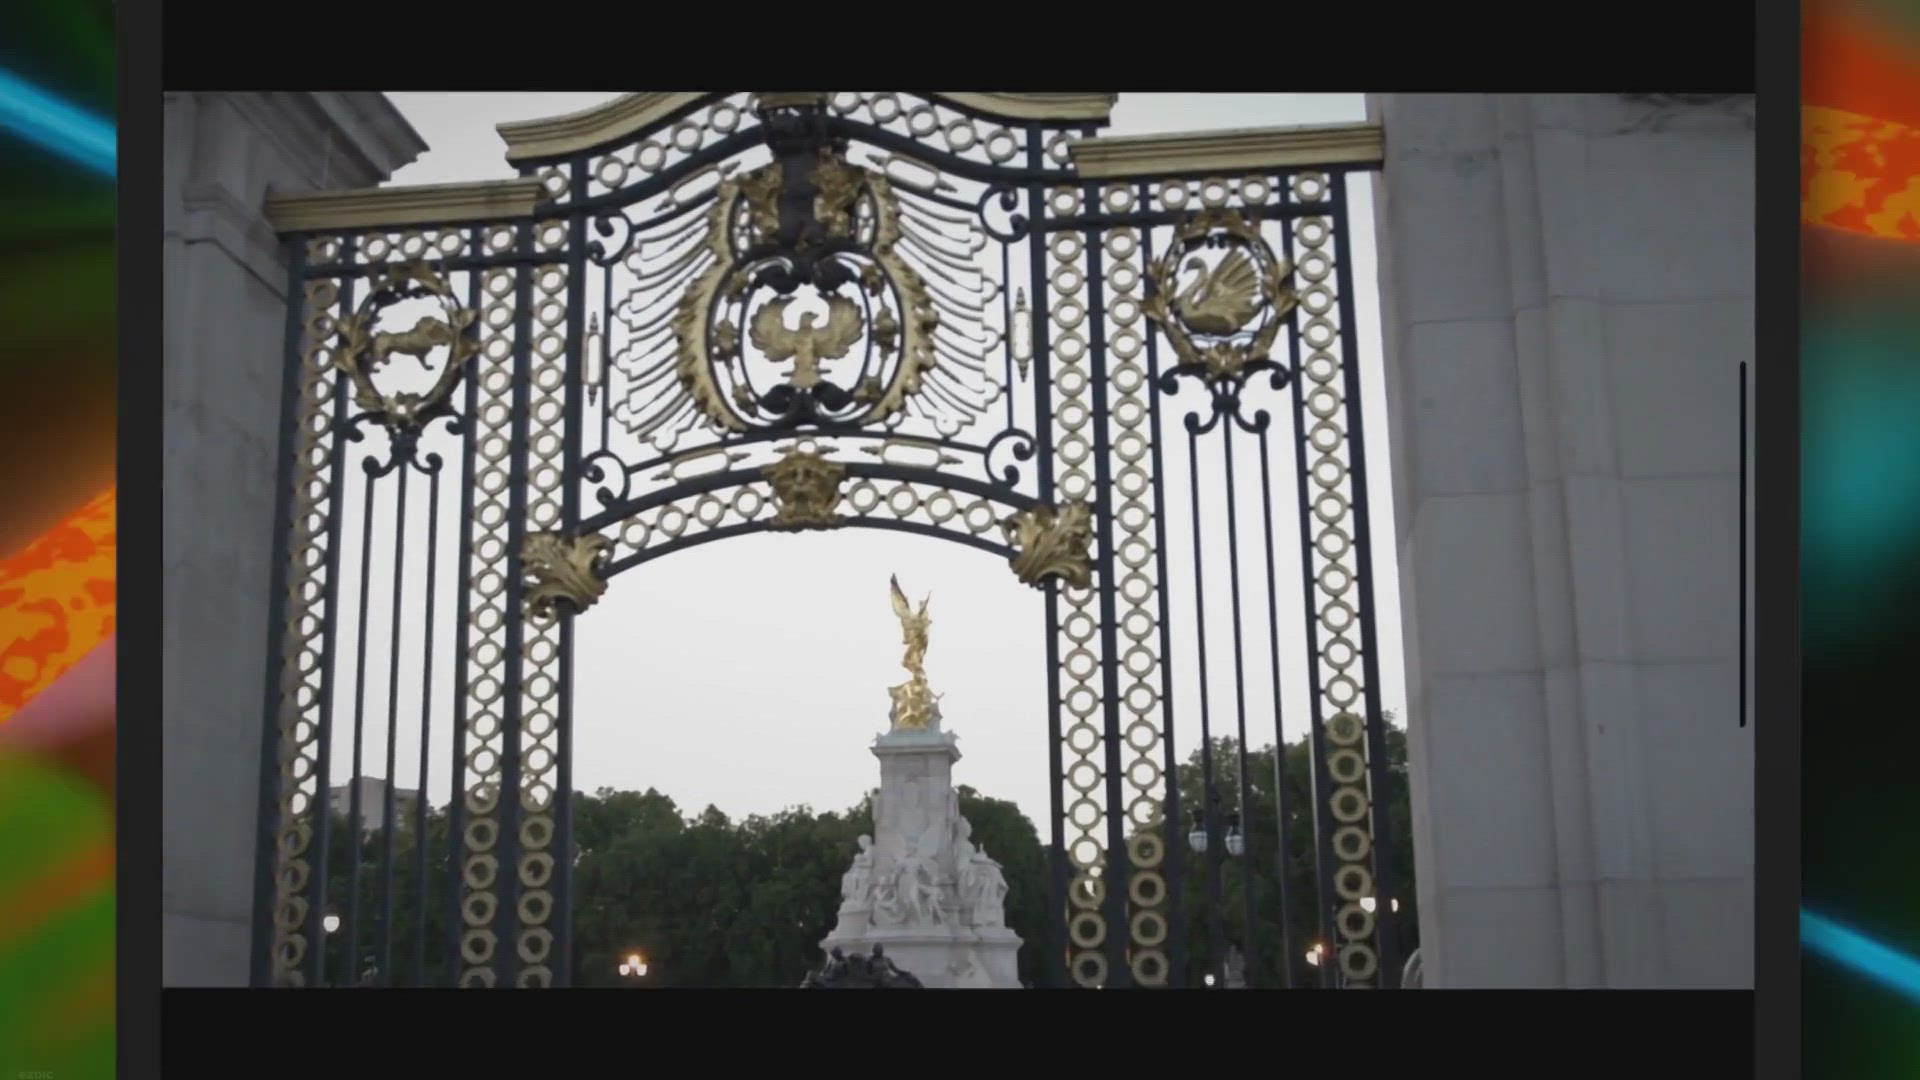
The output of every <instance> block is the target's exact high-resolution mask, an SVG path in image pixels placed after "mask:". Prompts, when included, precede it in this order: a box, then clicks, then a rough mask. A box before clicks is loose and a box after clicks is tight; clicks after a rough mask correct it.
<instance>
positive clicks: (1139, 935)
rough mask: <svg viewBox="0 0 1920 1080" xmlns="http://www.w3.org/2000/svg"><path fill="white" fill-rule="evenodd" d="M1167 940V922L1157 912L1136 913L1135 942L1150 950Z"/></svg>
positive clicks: (1134, 920) (1134, 924)
mask: <svg viewBox="0 0 1920 1080" xmlns="http://www.w3.org/2000/svg"><path fill="white" fill-rule="evenodd" d="M1165 940H1167V920H1165V919H1163V918H1161V917H1160V913H1159V912H1157V911H1141V912H1136V913H1135V914H1134V916H1133V941H1134V944H1136V945H1145V946H1147V947H1149V948H1151V947H1152V946H1155V945H1158V944H1160V943H1161V942H1163V941H1165Z"/></svg>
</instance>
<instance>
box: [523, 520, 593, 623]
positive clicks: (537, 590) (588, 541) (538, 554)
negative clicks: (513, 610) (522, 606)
mask: <svg viewBox="0 0 1920 1080" xmlns="http://www.w3.org/2000/svg"><path fill="white" fill-rule="evenodd" d="M612 555H613V541H611V540H609V539H607V538H606V537H604V536H601V535H599V534H598V533H588V534H587V535H585V536H577V537H574V538H572V539H568V538H567V537H565V536H562V535H561V534H559V533H556V532H534V533H528V534H527V538H526V541H525V542H524V543H523V545H522V547H521V551H520V569H521V571H522V572H523V573H524V574H525V575H526V578H527V594H526V596H527V600H526V603H527V618H528V619H530V620H532V621H533V622H534V623H536V624H543V625H544V624H546V623H550V622H552V621H553V619H554V616H555V615H557V614H558V605H559V604H560V602H561V601H563V600H564V601H566V602H567V603H569V604H571V605H573V611H574V613H575V614H579V613H580V612H582V611H585V610H587V609H588V608H590V607H592V606H593V605H594V603H595V602H596V601H598V600H599V599H600V596H601V594H602V593H605V592H606V591H607V582H606V579H605V578H604V577H602V576H601V574H602V572H603V571H605V570H606V566H607V561H608V560H609V559H610V558H611V557H612Z"/></svg>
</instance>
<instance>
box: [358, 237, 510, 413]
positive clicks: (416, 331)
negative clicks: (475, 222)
mask: <svg viewBox="0 0 1920 1080" xmlns="http://www.w3.org/2000/svg"><path fill="white" fill-rule="evenodd" d="M423 297H431V298H433V299H435V300H437V301H439V302H440V306H441V309H442V311H443V313H444V315H445V317H444V318H434V317H433V316H431V315H429V316H426V317H423V318H421V319H420V320H419V321H417V322H415V323H414V324H413V326H412V328H410V329H408V330H405V331H398V332H396V331H388V330H380V329H378V326H379V322H380V313H381V312H382V311H384V310H385V309H387V308H389V307H392V306H393V305H395V304H398V303H400V302H402V301H404V300H416V299H420V298H423ZM478 315H479V313H478V312H476V311H474V310H473V309H471V308H466V307H462V306H461V305H460V302H459V301H458V300H457V299H456V298H455V297H454V295H453V288H452V286H450V285H449V284H448V283H447V279H446V278H445V276H443V275H441V274H440V273H438V272H436V271H435V270H433V269H432V268H431V267H429V266H428V265H427V264H426V263H425V262H412V263H406V264H404V265H400V266H395V267H393V268H392V269H390V270H388V271H387V272H386V273H385V274H384V275H382V276H380V277H378V278H376V279H374V282H373V288H372V289H371V290H370V291H369V292H368V294H367V298H366V299H365V300H363V301H361V303H360V307H359V309H358V310H357V311H355V312H354V313H353V314H351V315H344V316H342V317H341V319H340V324H339V329H338V333H339V337H340V349H339V351H338V352H337V353H336V354H335V356H334V361H333V363H334V366H335V367H336V368H338V369H339V370H340V371H341V372H343V373H345V375H346V376H347V379H348V380H349V381H350V382H351V383H352V384H353V403H354V404H355V405H357V406H359V407H360V408H362V409H364V410H366V411H367V412H368V413H369V414H370V415H372V416H373V417H375V418H377V419H379V420H380V421H381V422H382V423H384V424H386V425H387V427H389V428H390V429H394V430H396V431H399V430H415V429H418V428H419V427H420V426H421V425H422V424H424V423H425V422H426V421H428V420H430V419H432V418H433V417H434V416H435V415H436V414H438V413H439V412H441V411H443V410H444V409H445V408H446V407H447V402H448V398H449V396H450V395H451V394H452V393H453V388H454V387H455V386H457V385H459V382H460V377H461V374H462V373H463V372H464V370H465V368H466V364H467V361H469V360H471V359H473V355H474V353H475V352H476V351H477V350H478V348H479V344H478V342H476V341H475V340H474V338H473V336H472V335H471V334H469V333H468V332H467V330H468V328H469V327H471V326H472V325H473V322H474V320H475V319H476V318H477V317H478ZM442 349H444V350H446V354H447V355H446V360H445V362H444V364H443V365H442V367H441V369H440V375H439V378H438V379H436V380H435V381H434V384H433V386H432V387H431V388H429V389H428V390H427V391H426V392H425V393H419V394H415V393H405V392H403V393H398V394H386V393H383V392H382V391H381V390H380V388H379V387H378V386H376V385H375V384H374V376H375V375H376V374H378V373H379V371H380V369H382V368H383V367H385V366H386V365H387V363H388V361H390V360H391V359H392V358H393V357H395V356H409V357H412V358H413V359H414V360H415V361H417V362H418V363H419V364H420V366H421V367H423V368H431V366H432V365H431V358H432V356H433V355H434V353H436V352H437V351H439V350H442Z"/></svg>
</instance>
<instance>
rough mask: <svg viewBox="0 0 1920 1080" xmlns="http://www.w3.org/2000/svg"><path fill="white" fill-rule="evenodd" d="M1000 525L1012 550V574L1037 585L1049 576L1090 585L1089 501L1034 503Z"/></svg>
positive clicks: (1081, 586) (1080, 586) (1075, 584)
mask: <svg viewBox="0 0 1920 1080" xmlns="http://www.w3.org/2000/svg"><path fill="white" fill-rule="evenodd" d="M1000 528H1001V531H1002V532H1004V533H1005V534H1006V537H1007V543H1008V544H1009V545H1011V546H1012V547H1013V548H1014V550H1015V554H1014V556H1013V573H1014V576H1015V577H1017V578H1019V579H1020V580H1021V581H1022V582H1024V583H1025V584H1028V585H1033V586H1036V587H1037V586H1038V585H1039V584H1040V583H1041V582H1042V581H1044V580H1046V579H1047V578H1049V577H1057V578H1059V579H1060V580H1061V581H1063V582H1065V583H1066V584H1067V585H1068V586H1069V587H1072V588H1076V589H1085V588H1088V587H1090V586H1091V585H1092V584H1093V559H1092V556H1091V554H1090V552H1091V550H1092V547H1093V504H1092V503H1089V502H1086V501H1085V500H1075V501H1073V502H1069V503H1067V504H1065V505H1063V506H1060V507H1058V508H1055V507H1052V506H1036V507H1034V508H1033V509H1031V510H1022V511H1021V512H1020V513H1018V514H1015V515H1013V516H1012V517H1010V518H1008V519H1007V520H1006V521H1004V522H1002V523H1001V525H1000Z"/></svg>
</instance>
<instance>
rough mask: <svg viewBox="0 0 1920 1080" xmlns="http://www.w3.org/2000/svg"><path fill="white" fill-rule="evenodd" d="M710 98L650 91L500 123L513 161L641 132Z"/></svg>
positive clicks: (688, 92)
mask: <svg viewBox="0 0 1920 1080" xmlns="http://www.w3.org/2000/svg"><path fill="white" fill-rule="evenodd" d="M706 94H707V92H706V91H703V90H650V91H647V92H646V93H641V94H622V95H621V96H619V97H617V98H614V99H613V100H612V101H609V102H606V103H604V104H600V105H595V106H594V107H593V108H591V109H582V110H580V111H579V112H575V113H568V114H566V115H565V116H551V117H547V118H546V119H543V120H517V121H514V122H512V123H507V124H499V125H496V126H495V128H494V130H496V131H498V132H499V133H500V138H502V139H504V140H505V141H506V144H507V160H508V161H525V160H527V159H529V158H543V157H552V156H554V155H556V154H573V153H578V152H580V151H582V150H587V149H591V148H592V147H595V146H598V145H600V144H601V143H605V142H610V141H612V140H614V139H618V138H621V137H622V136H626V135H631V134H634V133H635V132H638V131H640V130H642V129H644V128H645V127H647V125H649V124H653V123H656V122H658V121H659V120H661V119H663V118H665V117H668V116H671V115H673V114H674V113H675V112H677V111H679V110H681V109H684V108H686V107H687V106H689V105H692V104H693V103H694V102H696V101H699V100H700V99H701V98H703V97H705V96H706Z"/></svg>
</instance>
